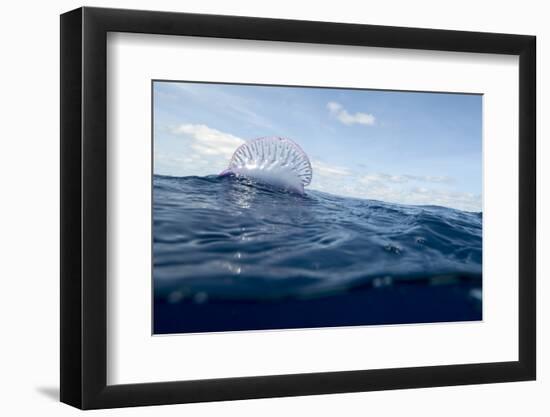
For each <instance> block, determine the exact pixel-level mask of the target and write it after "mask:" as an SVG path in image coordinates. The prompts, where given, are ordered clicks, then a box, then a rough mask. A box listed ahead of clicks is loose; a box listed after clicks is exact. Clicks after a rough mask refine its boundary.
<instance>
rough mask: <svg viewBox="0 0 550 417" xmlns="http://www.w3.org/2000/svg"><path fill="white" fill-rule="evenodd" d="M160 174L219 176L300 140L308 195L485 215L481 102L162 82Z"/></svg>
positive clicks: (157, 113) (158, 91)
mask: <svg viewBox="0 0 550 417" xmlns="http://www.w3.org/2000/svg"><path fill="white" fill-rule="evenodd" d="M153 94H154V101H153V106H154V109H153V110H154V173H155V174H157V175H170V176H178V177H180V176H190V175H197V176H203V175H212V174H219V173H220V172H221V171H223V170H224V169H226V168H227V166H228V164H229V160H230V159H231V156H232V154H233V152H234V151H235V149H236V148H237V147H238V146H240V145H241V144H243V143H245V142H246V141H249V140H252V139H255V138H258V137H266V136H279V137H285V138H289V139H291V140H293V141H294V142H296V143H297V144H299V145H300V147H301V148H302V149H303V150H304V151H305V153H306V154H307V155H308V156H309V159H310V161H311V164H312V168H313V179H312V182H311V184H310V185H309V186H308V187H306V192H307V190H308V189H315V190H320V191H324V192H328V193H331V194H336V195H341V196H350V197H358V198H368V199H375V200H382V201H387V202H393V203H404V204H430V205H432V204H433V205H440V206H445V207H452V208H457V209H460V210H467V211H482V196H481V191H482V96H481V95H473V94H442V93H419V92H398V91H378V90H354V89H334V88H304V87H278V86H257V85H237V84H212V83H192V82H167V81H155V82H154V83H153Z"/></svg>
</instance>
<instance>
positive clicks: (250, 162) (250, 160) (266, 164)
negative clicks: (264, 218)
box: [220, 137, 313, 194]
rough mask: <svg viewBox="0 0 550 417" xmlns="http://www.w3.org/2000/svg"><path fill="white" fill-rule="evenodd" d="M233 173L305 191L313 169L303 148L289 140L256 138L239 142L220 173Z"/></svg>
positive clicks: (276, 186) (296, 190)
mask: <svg viewBox="0 0 550 417" xmlns="http://www.w3.org/2000/svg"><path fill="white" fill-rule="evenodd" d="M227 175H235V176H236V177H244V178H248V179H251V180H253V181H257V182H259V183H262V184H266V185H269V186H272V187H275V188H280V189H283V190H287V191H291V192H296V193H299V194H304V187H305V186H306V185H309V184H310V183H311V178H312V175H313V171H312V169H311V163H310V162H309V158H308V157H307V155H306V154H305V152H304V151H303V150H302V149H301V148H300V147H299V146H298V145H297V144H296V143H294V142H293V141H292V140H290V139H287V138H281V137H266V138H258V139H254V140H251V141H249V142H246V143H244V144H242V145H241V146H239V147H238V148H237V149H236V150H235V152H234V153H233V156H232V157H231V161H230V162H229V167H228V168H227V169H226V170H224V171H223V172H222V173H220V176H227Z"/></svg>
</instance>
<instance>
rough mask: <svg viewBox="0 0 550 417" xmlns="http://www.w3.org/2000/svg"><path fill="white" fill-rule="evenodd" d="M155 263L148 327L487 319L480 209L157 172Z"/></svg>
mask: <svg viewBox="0 0 550 417" xmlns="http://www.w3.org/2000/svg"><path fill="white" fill-rule="evenodd" d="M305 172H306V180H308V178H307V175H308V174H307V169H306V171H305ZM153 263H154V268H153V286H154V312H153V314H154V320H153V322H154V329H153V332H154V333H155V334H167V333H190V332H193V333H196V332H220V331H239V330H264V329H292V328H315V327H333V326H356V325H376V324H404V323H430V322H449V321H471V320H481V319H482V308H481V307H482V214H481V213H479V212H466V211H461V210H457V209H452V208H445V207H440V206H428V205H424V206H418V205H405V204H395V203H386V202H382V201H376V200H369V199H359V198H352V197H341V196H336V195H332V194H329V193H325V192H321V191H317V190H311V189H309V188H306V189H305V192H304V193H299V192H298V193H297V192H292V190H285V189H281V187H274V186H268V185H265V181H263V182H262V181H256V179H255V177H254V176H248V177H246V176H238V175H237V176H236V175H224V176H216V175H212V176H185V177H175V176H160V175H155V176H154V186H153Z"/></svg>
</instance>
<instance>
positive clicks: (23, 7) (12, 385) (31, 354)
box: [0, 0, 550, 417]
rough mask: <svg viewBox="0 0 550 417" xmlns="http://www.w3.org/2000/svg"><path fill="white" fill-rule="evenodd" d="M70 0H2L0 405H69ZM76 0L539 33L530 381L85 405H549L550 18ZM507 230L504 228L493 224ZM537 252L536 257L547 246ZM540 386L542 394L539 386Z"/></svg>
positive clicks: (531, 13)
mask: <svg viewBox="0 0 550 417" xmlns="http://www.w3.org/2000/svg"><path fill="white" fill-rule="evenodd" d="M81 5H82V3H80V2H78V1H72V0H60V1H57V2H55V3H48V2H38V1H32V2H31V1H26V2H23V1H22V2H17V3H16V2H8V3H6V4H4V5H3V10H2V19H1V24H0V31H1V36H0V43H1V51H2V62H1V65H0V72H1V78H0V80H1V81H2V87H1V89H0V100H1V101H0V103H1V113H0V114H1V115H2V117H1V120H2V124H1V130H0V132H1V136H0V137H1V139H2V151H1V152H0V155H1V158H2V161H1V163H0V174H1V175H0V178H1V180H0V181H1V188H2V196H3V200H2V205H0V233H1V235H0V236H1V240H0V245H1V252H0V253H2V258H1V259H2V262H1V266H0V270H1V272H0V277H1V279H2V283H3V284H4V285H3V287H2V290H3V291H2V292H0V321H1V327H0V329H1V331H2V343H0V393H1V394H0V396H1V400H0V410H1V414H3V415H8V416H11V415H13V416H17V415H35V414H38V413H40V414H46V415H59V416H65V415H75V414H77V413H78V411H76V410H75V409H72V408H71V407H69V406H66V405H63V404H60V403H58V402H57V396H58V392H59V385H58V379H59V371H58V369H59V361H58V349H59V343H58V340H59V325H58V311H59V284H58V277H59V249H58V247H59V221H58V218H59V214H58V213H59V186H58V182H59V139H58V138H59V17H58V15H59V14H60V13H62V12H64V11H67V10H70V9H73V8H76V7H79V6H81ZM86 5H89V6H103V7H123V8H139V9H157V10H169V11H182V12H183V11H186V12H197V13H216V14H238V15H250V16H264V17H279V18H292V19H309V20H327V21H341V22H353V23H370V24H380V25H395V26H416V27H429V28H440V29H460V30H474V31H493V32H509V33H522V34H533V35H536V36H537V37H538V88H537V92H538V138H539V151H538V152H539V153H538V159H539V186H538V191H539V206H538V207H539V249H538V256H539V265H538V267H539V268H538V271H539V272H538V277H539V284H538V291H539V295H538V300H539V303H538V306H539V307H538V313H539V321H538V331H539V343H538V348H539V366H538V373H539V377H538V381H536V382H527V383H507V384H494V385H481V386H466V387H451V388H432V389H418V390H402V391H387V392H376V393H359V394H345V395H325V396H313V397H298V398H283V399H270V400H253V401H237V402H226V403H209V404H193V405H178V406H164V407H145V408H138V409H119V410H108V411H98V412H94V415H114V414H116V415H131V416H134V415H137V416H149V415H155V416H157V415H158V416H165V415H166V416H168V415H181V414H182V413H186V414H187V415H190V416H214V415H224V416H257V415H262V416H264V415H267V416H269V415H273V416H276V415H300V414H306V415H310V414H315V415H326V416H329V415H335V414H340V415H342V414H344V415H365V414H366V413H369V414H371V415H381V414H383V415H407V416H415V415H421V416H423V417H428V416H438V417H439V416H442V415H445V416H464V415H480V416H481V415H499V416H502V415H519V414H523V415H528V416H543V415H549V413H550V402H549V401H548V394H547V393H548V392H550V360H549V359H548V356H547V352H549V351H550V349H549V343H550V326H548V325H547V323H546V318H547V317H549V316H550V307H549V305H550V303H545V300H546V299H548V297H549V296H550V285H549V284H548V282H547V279H548V278H549V275H550V262H549V261H548V256H547V253H548V251H549V250H550V223H549V222H548V220H547V219H546V218H544V216H542V215H541V213H544V212H545V211H546V212H548V211H549V210H550V192H548V190H546V192H543V185H544V184H545V180H549V179H550V168H549V167H548V166H542V165H543V161H550V147H548V146H547V145H546V144H543V143H542V142H543V138H544V137H545V136H547V135H548V132H549V126H550V124H549V123H548V122H547V121H546V120H544V119H543V115H544V114H545V113H546V112H545V110H546V108H547V107H546V104H547V103H548V97H550V82H548V80H547V78H546V77H545V74H544V73H545V72H546V74H550V70H549V69H550V65H549V60H550V47H549V44H550V26H549V25H548V19H547V16H548V12H547V11H546V10H545V7H544V6H545V3H544V2H542V1H536V0H523V1H521V2H518V1H513V2H510V1H502V0H501V1H485V2H480V1H479V0H477V1H476V0H473V1H471V0H461V1H455V2H442V1H428V0H417V1H414V2H410V1H406V0H402V1H387V2H357V1H355V2H354V1H352V0H340V1H338V2H326V3H321V2H319V1H316V2H313V1H311V0H309V1H305V0H303V1H301V2H299V1H297V0H277V1H271V2H260V1H254V0H232V1H223V0H200V1H198V0H188V1H186V2H178V1H170V0H157V1H155V2H153V1H146V0H124V1H118V2H115V1H92V0H89V1H88V2H87V3H86ZM503 238H505V236H503ZM545 255H546V259H544V258H545ZM545 394H546V395H545Z"/></svg>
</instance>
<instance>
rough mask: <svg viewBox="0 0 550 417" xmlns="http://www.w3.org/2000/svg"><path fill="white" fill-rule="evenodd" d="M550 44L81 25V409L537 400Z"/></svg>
mask: <svg viewBox="0 0 550 417" xmlns="http://www.w3.org/2000/svg"><path fill="white" fill-rule="evenodd" d="M535 103H536V100H535V37H533V36H526V35H509V34H493V33H474V32H458V31H445V30H431V29H415V28H398V27H386V26H371V25H356V24H341V23H327V22H311V21H292V20H277V19H265V18H251V17H237V16H215V15H197V14H185V13H168V12H151V11H135V10H117V9H101V8H87V7H85V8H80V9H77V10H74V11H71V12H68V13H65V14H63V15H62V16H61V220H62V221H61V401H63V402H65V403H67V404H70V405H73V406H75V407H79V408H82V409H91V408H111V407H124V406H139V405H155V404H173V403H186V402H200V401H217V400H233V399H247V398H263V397H277V396H296V395H312V394H326V393H341V392H354V391H370V390H387V389H400V388H417V387H418V388H419V387H434V386H445V385H461V384H480V383H493V382H506V381H523V380H533V379H535V375H536V350H535V345H536V343H535V342H536V332H535V328H536V317H535V299H536V297H535V287H536V285H535V272H536V268H535V252H536V251H535V248H536V238H535V237H536V224H535V220H536V195H535V172H536V166H535V162H536V155H535Z"/></svg>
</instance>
